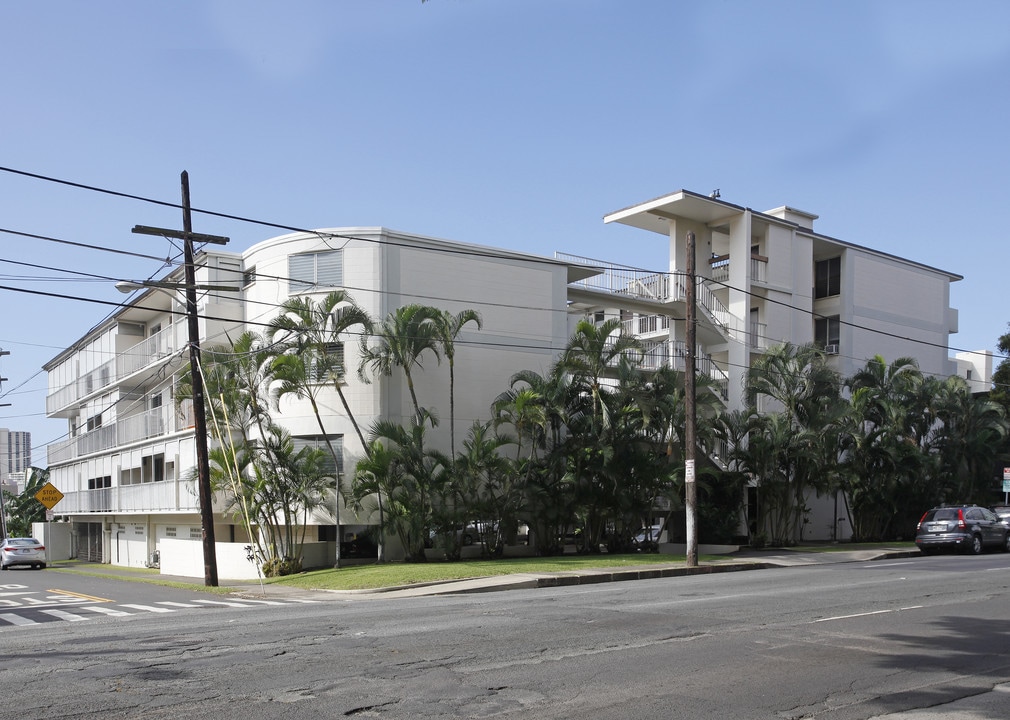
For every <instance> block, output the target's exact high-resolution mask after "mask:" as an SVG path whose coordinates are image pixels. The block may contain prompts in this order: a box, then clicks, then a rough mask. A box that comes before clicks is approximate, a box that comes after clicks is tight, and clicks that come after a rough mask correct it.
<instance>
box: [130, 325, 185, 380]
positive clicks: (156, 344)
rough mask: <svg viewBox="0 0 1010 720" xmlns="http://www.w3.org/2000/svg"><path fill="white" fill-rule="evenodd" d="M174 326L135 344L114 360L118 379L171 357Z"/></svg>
mask: <svg viewBox="0 0 1010 720" xmlns="http://www.w3.org/2000/svg"><path fill="white" fill-rule="evenodd" d="M174 337H175V335H174V326H172V325H169V326H168V327H167V328H165V329H164V330H161V331H160V332H157V333H155V334H154V335H151V336H150V337H149V338H147V339H146V340H144V341H142V342H139V343H137V344H136V345H134V346H133V347H131V348H130V349H129V350H127V351H126V352H124V353H121V354H120V355H119V357H117V358H116V371H117V372H118V374H119V377H127V376H128V375H132V374H133V373H135V372H137V371H138V370H143V369H144V368H146V367H147V366H148V365H150V364H151V363H154V362H157V361H158V360H161V359H162V358H165V357H167V356H169V355H171V354H172V353H173V352H174V350H175V347H174V342H173V339H174Z"/></svg>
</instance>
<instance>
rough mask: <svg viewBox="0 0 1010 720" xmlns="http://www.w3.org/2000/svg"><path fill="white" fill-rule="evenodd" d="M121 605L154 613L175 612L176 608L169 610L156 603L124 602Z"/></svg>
mask: <svg viewBox="0 0 1010 720" xmlns="http://www.w3.org/2000/svg"><path fill="white" fill-rule="evenodd" d="M120 607H128V608H133V609H134V610H144V611H146V612H153V613H170V612H175V611H174V610H169V609H168V608H163V607H155V606H154V605H134V604H132V603H123V604H122V605H120Z"/></svg>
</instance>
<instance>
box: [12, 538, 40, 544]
mask: <svg viewBox="0 0 1010 720" xmlns="http://www.w3.org/2000/svg"><path fill="white" fill-rule="evenodd" d="M4 544H5V545H38V544H39V541H38V540H33V539H32V538H11V539H10V540H8V541H7V542H6V543H4Z"/></svg>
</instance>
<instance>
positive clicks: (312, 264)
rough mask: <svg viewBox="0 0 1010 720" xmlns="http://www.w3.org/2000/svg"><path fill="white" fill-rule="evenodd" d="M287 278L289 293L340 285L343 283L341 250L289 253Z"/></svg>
mask: <svg viewBox="0 0 1010 720" xmlns="http://www.w3.org/2000/svg"><path fill="white" fill-rule="evenodd" d="M288 278H290V281H289V285H288V290H289V291H290V292H291V293H299V292H309V291H311V290H317V289H319V288H338V287H341V286H342V285H343V284H344V256H343V251H341V250H328V251H326V252H317V253H302V254H301V255H289V256H288Z"/></svg>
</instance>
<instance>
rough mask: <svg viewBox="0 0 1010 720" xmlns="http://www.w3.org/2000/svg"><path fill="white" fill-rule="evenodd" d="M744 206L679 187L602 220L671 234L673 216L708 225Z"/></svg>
mask: <svg viewBox="0 0 1010 720" xmlns="http://www.w3.org/2000/svg"><path fill="white" fill-rule="evenodd" d="M745 210H746V208H743V207H740V206H739V205H733V204H732V203H727V202H722V201H721V200H717V199H716V198H712V197H706V196H705V195H699V194H697V193H693V192H691V191H689V190H678V191H677V192H675V193H671V194H669V195H664V196H663V197H658V198H656V199H655V200H648V201H646V202H643V203H639V204H638V205H632V206H631V207H627V208H624V209H623V210H617V211H616V212H612V213H610V214H609V215H604V216H603V222H605V223H613V222H616V223H621V224H622V225H630V226H632V227H636V228H639V229H640V230H649V231H651V232H655V233H660V234H661V235H669V234H670V223H669V221H670V220H676V219H684V220H691V221H693V222H697V223H701V224H703V225H707V226H719V225H722V224H724V223H725V222H726V221H727V220H729V218H731V217H733V216H734V215H739V214H740V213H742V212H744V211H745Z"/></svg>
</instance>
